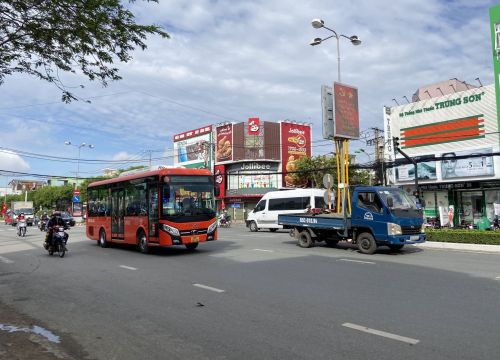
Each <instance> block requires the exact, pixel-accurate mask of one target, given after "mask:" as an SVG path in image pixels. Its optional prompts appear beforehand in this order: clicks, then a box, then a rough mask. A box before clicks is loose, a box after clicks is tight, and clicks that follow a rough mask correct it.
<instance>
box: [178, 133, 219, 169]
mask: <svg viewBox="0 0 500 360" xmlns="http://www.w3.org/2000/svg"><path fill="white" fill-rule="evenodd" d="M211 142H212V126H211V125H210V126H205V127H202V128H199V129H195V130H190V131H186V132H184V133H181V134H177V135H174V165H181V166H186V167H189V168H204V167H205V165H206V166H207V167H208V168H209V169H210V168H211V161H210V160H211V159H210V154H209V149H210V143H211Z"/></svg>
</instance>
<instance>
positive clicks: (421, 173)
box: [396, 158, 437, 181]
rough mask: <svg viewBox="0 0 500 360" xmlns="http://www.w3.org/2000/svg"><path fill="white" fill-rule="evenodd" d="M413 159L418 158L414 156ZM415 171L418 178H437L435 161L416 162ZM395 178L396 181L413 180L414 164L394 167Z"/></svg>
mask: <svg viewBox="0 0 500 360" xmlns="http://www.w3.org/2000/svg"><path fill="white" fill-rule="evenodd" d="M415 160H418V158H416V159H415ZM417 171H418V179H419V180H435V179H437V175H436V162H435V161H426V162H419V163H417ZM396 179H397V180H398V181H413V180H415V166H413V164H406V165H401V166H398V167H397V168H396Z"/></svg>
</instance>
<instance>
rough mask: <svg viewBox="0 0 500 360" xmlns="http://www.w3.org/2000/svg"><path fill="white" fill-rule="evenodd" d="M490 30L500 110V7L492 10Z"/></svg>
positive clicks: (498, 118)
mask: <svg viewBox="0 0 500 360" xmlns="http://www.w3.org/2000/svg"><path fill="white" fill-rule="evenodd" d="M490 28H491V46H492V50H493V51H492V52H491V54H493V73H494V79H495V89H496V92H495V93H496V96H495V99H496V104H497V109H500V5H495V6H492V7H491V8H490ZM496 115H497V119H496V120H497V123H498V126H499V127H500V112H497V114H496ZM499 138H500V134H499Z"/></svg>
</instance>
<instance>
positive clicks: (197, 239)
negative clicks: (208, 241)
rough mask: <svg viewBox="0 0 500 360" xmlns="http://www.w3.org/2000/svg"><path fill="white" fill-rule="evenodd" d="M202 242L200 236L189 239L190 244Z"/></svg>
mask: <svg viewBox="0 0 500 360" xmlns="http://www.w3.org/2000/svg"><path fill="white" fill-rule="evenodd" d="M199 241H200V237H199V236H198V235H194V236H191V239H189V242H192V243H197V242H199Z"/></svg>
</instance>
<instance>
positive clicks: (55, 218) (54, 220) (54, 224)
mask: <svg viewBox="0 0 500 360" xmlns="http://www.w3.org/2000/svg"><path fill="white" fill-rule="evenodd" d="M59 226H63V227H65V224H64V220H63V219H62V217H61V213H60V212H59V211H55V212H53V213H52V215H51V217H50V220H49V222H48V223H47V235H46V236H45V242H44V244H43V247H44V248H45V250H47V249H48V247H49V245H50V244H51V243H52V235H53V234H54V232H55V231H56V230H57V228H58V227H59Z"/></svg>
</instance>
